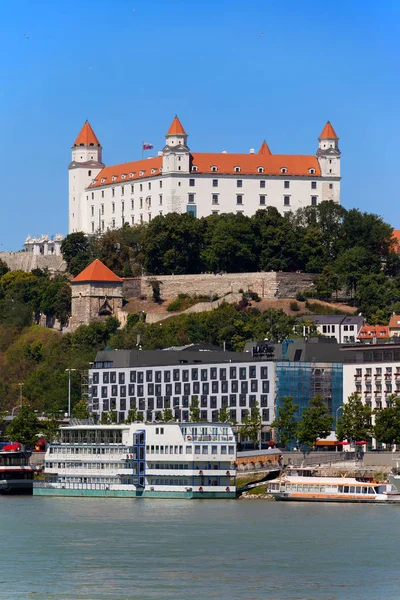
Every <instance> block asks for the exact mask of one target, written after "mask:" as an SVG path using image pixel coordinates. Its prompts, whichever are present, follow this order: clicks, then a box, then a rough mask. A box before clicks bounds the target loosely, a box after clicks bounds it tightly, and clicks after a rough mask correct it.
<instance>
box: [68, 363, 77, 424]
mask: <svg viewBox="0 0 400 600" xmlns="http://www.w3.org/2000/svg"><path fill="white" fill-rule="evenodd" d="M67 371H68V418H70V416H71V371H76V369H65V372H67Z"/></svg>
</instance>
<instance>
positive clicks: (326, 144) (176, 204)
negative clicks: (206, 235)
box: [69, 117, 341, 234]
mask: <svg viewBox="0 0 400 600" xmlns="http://www.w3.org/2000/svg"><path fill="white" fill-rule="evenodd" d="M187 138H188V135H187V133H186V132H185V130H184V128H183V126H182V124H181V122H180V120H179V119H178V117H175V118H174V120H173V121H172V124H171V126H170V128H169V130H168V133H167V134H166V143H165V146H164V148H163V150H162V151H160V152H158V156H156V157H153V158H148V159H145V160H138V161H134V162H128V163H124V164H120V165H113V166H109V167H107V166H105V165H104V164H103V162H102V147H101V144H100V142H99V140H98V138H97V137H96V134H95V133H94V131H93V129H92V127H91V126H90V124H89V122H88V121H86V122H85V124H84V125H83V127H82V129H81V131H80V133H79V135H78V137H77V138H76V140H75V143H74V145H73V146H72V162H71V163H70V165H69V233H73V232H75V231H83V232H84V233H87V234H91V233H95V232H104V231H106V230H107V229H112V228H118V227H121V226H122V225H124V224H129V225H135V224H138V223H139V224H140V223H146V222H149V221H151V219H152V217H155V216H157V215H162V214H167V213H170V212H178V213H185V212H186V213H189V214H192V215H193V216H195V217H204V216H207V215H210V214H220V213H227V212H228V213H232V212H234V213H241V214H244V215H248V216H250V215H253V214H254V213H255V212H256V211H257V210H258V209H260V208H266V207H267V206H274V207H276V208H277V209H278V210H279V211H280V212H281V213H282V214H285V213H287V212H290V211H295V210H297V209H298V208H303V207H306V206H316V205H317V204H319V203H320V202H322V201H324V200H332V201H334V202H336V203H338V204H339V203H340V179H341V177H340V150H339V147H338V142H339V138H338V137H337V135H336V133H335V130H334V129H333V127H332V125H331V124H330V123H329V121H328V122H327V124H326V125H325V127H324V129H323V131H322V133H321V135H320V136H319V138H318V140H319V147H318V151H317V153H316V156H305V155H282V154H272V152H271V150H270V149H269V147H268V144H267V143H266V142H265V141H264V142H263V143H262V144H261V147H260V149H259V151H258V152H257V153H256V152H255V151H254V149H250V152H249V154H228V153H227V152H225V151H223V152H222V153H199V152H191V150H190V148H189V147H188V144H187Z"/></svg>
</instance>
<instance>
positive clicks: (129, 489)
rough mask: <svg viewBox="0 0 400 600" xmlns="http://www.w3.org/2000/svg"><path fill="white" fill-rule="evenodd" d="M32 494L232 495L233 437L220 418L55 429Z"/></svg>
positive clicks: (233, 490) (79, 424) (156, 496)
mask: <svg viewBox="0 0 400 600" xmlns="http://www.w3.org/2000/svg"><path fill="white" fill-rule="evenodd" d="M60 431H61V440H60V443H58V444H51V445H49V447H48V448H47V451H46V456H45V466H44V478H45V479H44V482H35V485H34V490H33V493H34V495H36V496H49V495H52V496H54V495H55V496H102V497H148V498H188V499H191V498H201V499H204V498H223V499H228V498H235V496H236V441H235V436H234V433H233V431H232V428H231V426H230V425H228V424H223V423H190V424H188V423H186V424H184V423H161V424H149V423H146V424H143V423H132V424H130V425H95V424H94V423H93V422H90V421H88V422H79V421H77V423H76V424H74V425H72V426H69V427H62V428H61V430H60Z"/></svg>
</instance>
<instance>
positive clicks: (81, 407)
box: [71, 398, 91, 419]
mask: <svg viewBox="0 0 400 600" xmlns="http://www.w3.org/2000/svg"><path fill="white" fill-rule="evenodd" d="M71 412H72V416H73V417H75V418H76V419H90V416H91V415H90V411H89V408H88V405H87V402H86V400H84V399H83V398H81V400H79V402H77V403H76V404H75V406H73V408H72V411H71Z"/></svg>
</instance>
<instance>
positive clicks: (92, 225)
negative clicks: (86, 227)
mask: <svg viewBox="0 0 400 600" xmlns="http://www.w3.org/2000/svg"><path fill="white" fill-rule="evenodd" d="M92 233H94V223H93V222H92Z"/></svg>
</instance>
